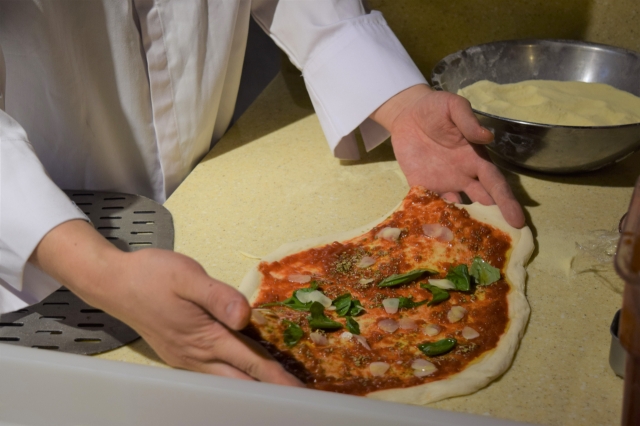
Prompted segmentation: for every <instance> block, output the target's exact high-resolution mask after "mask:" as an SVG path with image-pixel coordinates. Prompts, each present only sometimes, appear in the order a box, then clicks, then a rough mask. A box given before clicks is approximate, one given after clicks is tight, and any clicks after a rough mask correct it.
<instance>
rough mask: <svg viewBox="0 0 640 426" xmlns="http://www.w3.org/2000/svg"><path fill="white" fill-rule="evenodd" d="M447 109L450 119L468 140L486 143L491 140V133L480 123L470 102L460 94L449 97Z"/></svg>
mask: <svg viewBox="0 0 640 426" xmlns="http://www.w3.org/2000/svg"><path fill="white" fill-rule="evenodd" d="M449 111H450V114H451V121H453V123H454V124H455V125H456V127H458V129H459V130H460V132H461V133H462V135H463V136H464V138H465V139H466V140H468V141H469V142H473V143H479V144H488V143H489V142H491V141H492V140H493V133H491V132H490V131H489V130H488V129H486V128H484V127H482V126H481V125H480V123H479V122H478V119H477V118H476V116H475V114H474V113H473V111H472V110H471V104H470V103H469V101H468V100H466V99H465V98H463V97H462V96H457V95H455V96H452V97H451V98H450V99H449Z"/></svg>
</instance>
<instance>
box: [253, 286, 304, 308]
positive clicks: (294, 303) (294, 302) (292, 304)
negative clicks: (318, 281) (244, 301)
mask: <svg viewBox="0 0 640 426" xmlns="http://www.w3.org/2000/svg"><path fill="white" fill-rule="evenodd" d="M298 291H299V290H298ZM269 306H286V307H287V308H291V309H295V310H296V311H308V310H309V308H310V307H311V302H307V303H302V302H301V301H300V300H298V298H297V297H296V296H291V297H290V298H288V299H285V300H283V301H282V302H273V303H265V304H263V305H260V307H261V308H267V307H269Z"/></svg>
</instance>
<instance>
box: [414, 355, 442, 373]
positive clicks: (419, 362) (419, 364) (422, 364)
mask: <svg viewBox="0 0 640 426" xmlns="http://www.w3.org/2000/svg"><path fill="white" fill-rule="evenodd" d="M411 368H413V369H414V370H416V371H422V372H428V374H431V373H433V372H434V371H436V370H437V369H438V368H437V367H436V366H435V365H434V364H433V363H432V362H429V361H427V360H426V359H422V358H418V359H416V360H414V361H413V362H412V363H411Z"/></svg>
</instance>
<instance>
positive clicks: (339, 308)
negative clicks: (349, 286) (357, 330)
mask: <svg viewBox="0 0 640 426" xmlns="http://www.w3.org/2000/svg"><path fill="white" fill-rule="evenodd" d="M332 304H333V305H334V306H335V307H336V313H337V314H338V316H341V317H343V316H345V315H347V314H348V313H349V309H350V308H351V293H345V294H343V295H341V296H338V297H336V299H335V300H334V301H333V302H332Z"/></svg>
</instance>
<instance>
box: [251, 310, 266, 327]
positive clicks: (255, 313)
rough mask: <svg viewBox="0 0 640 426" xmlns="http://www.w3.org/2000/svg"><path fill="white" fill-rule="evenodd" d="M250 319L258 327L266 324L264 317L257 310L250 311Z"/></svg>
mask: <svg viewBox="0 0 640 426" xmlns="http://www.w3.org/2000/svg"><path fill="white" fill-rule="evenodd" d="M251 318H253V320H254V321H255V322H256V324H259V325H264V324H266V323H267V319H266V318H265V317H264V315H263V314H262V312H260V311H259V310H257V309H252V310H251Z"/></svg>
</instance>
